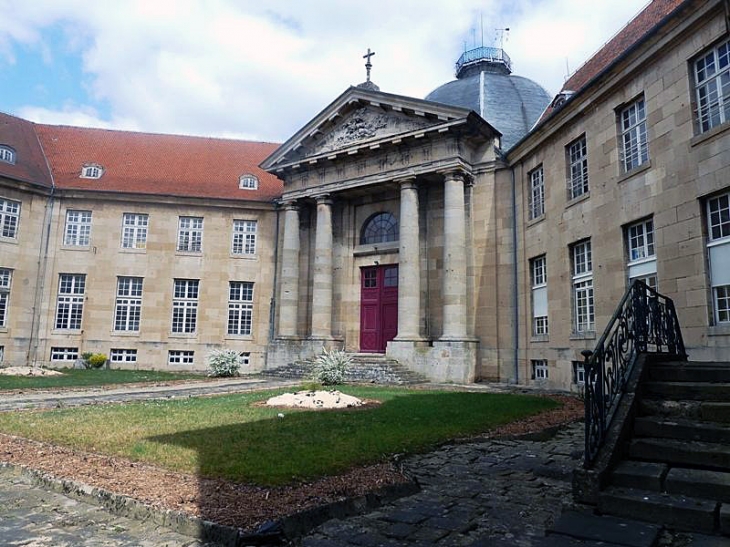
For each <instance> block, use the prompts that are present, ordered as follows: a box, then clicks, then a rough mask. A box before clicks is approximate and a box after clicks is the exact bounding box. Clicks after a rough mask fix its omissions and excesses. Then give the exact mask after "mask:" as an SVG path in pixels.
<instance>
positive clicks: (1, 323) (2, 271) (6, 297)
mask: <svg viewBox="0 0 730 547" xmlns="http://www.w3.org/2000/svg"><path fill="white" fill-rule="evenodd" d="M12 278H13V271H12V270H9V269H7V268H0V327H7V326H8V308H9V307H10V304H9V303H10V280H11V279H12Z"/></svg>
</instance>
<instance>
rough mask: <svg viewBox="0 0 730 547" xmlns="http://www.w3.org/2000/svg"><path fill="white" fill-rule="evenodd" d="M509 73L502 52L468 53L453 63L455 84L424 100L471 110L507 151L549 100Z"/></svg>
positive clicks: (538, 87) (527, 81)
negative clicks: (499, 137)
mask: <svg viewBox="0 0 730 547" xmlns="http://www.w3.org/2000/svg"><path fill="white" fill-rule="evenodd" d="M511 72H512V64H511V61H510V59H509V57H508V56H507V54H506V53H505V52H504V51H503V50H502V49H499V48H493V47H479V48H476V49H472V50H470V51H466V52H464V54H463V55H462V56H461V57H460V58H459V60H458V61H457V63H456V80H454V81H451V82H449V83H446V84H444V85H442V86H440V87H438V88H436V89H434V90H433V91H432V92H431V93H429V94H428V95H427V96H426V100H427V101H434V102H438V103H444V104H448V105H452V106H461V107H464V108H470V109H471V110H474V111H475V112H476V113H477V114H479V115H480V116H481V117H482V118H484V119H485V120H487V121H488V122H489V123H490V124H491V125H492V126H494V127H495V128H496V129H498V130H499V132H500V133H502V150H509V149H510V148H511V147H512V146H513V145H514V144H515V143H516V142H517V141H519V140H520V139H521V138H522V137H524V136H525V135H526V134H527V133H528V132H529V131H530V129H531V128H532V126H533V125H535V122H537V120H538V119H539V118H540V115H541V114H542V113H543V111H544V110H545V108H546V107H547V106H548V104H550V100H551V97H550V95H549V94H548V92H547V91H546V90H545V89H544V88H543V87H542V86H541V85H540V84H538V83H536V82H533V81H532V80H530V79H528V78H523V77H522V76H515V75H513V74H511Z"/></svg>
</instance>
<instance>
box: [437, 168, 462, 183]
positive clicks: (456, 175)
mask: <svg viewBox="0 0 730 547" xmlns="http://www.w3.org/2000/svg"><path fill="white" fill-rule="evenodd" d="M438 174H439V175H441V176H443V177H444V179H445V180H461V181H462V182H464V181H466V178H467V174H466V172H465V171H464V170H463V169H462V168H460V167H452V168H450V169H444V170H443V171H438Z"/></svg>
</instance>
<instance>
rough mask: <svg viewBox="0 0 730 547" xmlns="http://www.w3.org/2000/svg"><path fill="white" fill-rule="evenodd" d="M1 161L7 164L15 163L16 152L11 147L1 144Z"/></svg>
mask: <svg viewBox="0 0 730 547" xmlns="http://www.w3.org/2000/svg"><path fill="white" fill-rule="evenodd" d="M0 161H2V162H5V163H15V150H13V149H12V148H10V147H9V146H6V145H4V144H0Z"/></svg>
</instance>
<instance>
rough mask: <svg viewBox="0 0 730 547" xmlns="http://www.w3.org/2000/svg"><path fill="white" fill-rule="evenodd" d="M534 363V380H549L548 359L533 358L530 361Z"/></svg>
mask: <svg viewBox="0 0 730 547" xmlns="http://www.w3.org/2000/svg"><path fill="white" fill-rule="evenodd" d="M530 363H531V364H532V379H533V380H547V377H548V364H547V360H546V359H533V360H532V361H530Z"/></svg>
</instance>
